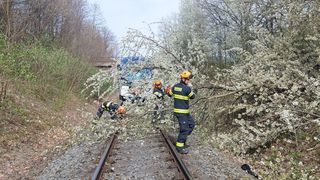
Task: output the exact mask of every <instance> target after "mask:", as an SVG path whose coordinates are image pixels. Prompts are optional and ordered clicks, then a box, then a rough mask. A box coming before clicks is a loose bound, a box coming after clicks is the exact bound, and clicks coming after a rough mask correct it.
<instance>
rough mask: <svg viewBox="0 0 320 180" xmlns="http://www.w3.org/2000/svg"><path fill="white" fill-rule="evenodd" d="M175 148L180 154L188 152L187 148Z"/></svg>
mask: <svg viewBox="0 0 320 180" xmlns="http://www.w3.org/2000/svg"><path fill="white" fill-rule="evenodd" d="M176 149H177V151H178V153H180V154H188V153H189V150H188V149H187V148H181V147H177V148H176Z"/></svg>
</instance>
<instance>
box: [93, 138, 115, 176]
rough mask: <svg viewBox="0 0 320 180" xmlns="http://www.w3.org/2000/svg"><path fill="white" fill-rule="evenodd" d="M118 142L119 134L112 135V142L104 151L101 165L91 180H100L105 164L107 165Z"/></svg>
mask: <svg viewBox="0 0 320 180" xmlns="http://www.w3.org/2000/svg"><path fill="white" fill-rule="evenodd" d="M116 140H117V133H114V134H112V136H111V140H110V141H109V143H108V144H107V147H106V149H105V150H104V152H103V154H102V155H101V158H100V161H99V164H98V165H97V167H96V170H95V171H94V174H93V175H92V177H91V180H97V179H99V178H100V176H101V172H102V170H103V167H104V164H105V162H106V160H107V158H108V157H109V155H110V154H111V151H112V149H113V147H114V144H115V142H116Z"/></svg>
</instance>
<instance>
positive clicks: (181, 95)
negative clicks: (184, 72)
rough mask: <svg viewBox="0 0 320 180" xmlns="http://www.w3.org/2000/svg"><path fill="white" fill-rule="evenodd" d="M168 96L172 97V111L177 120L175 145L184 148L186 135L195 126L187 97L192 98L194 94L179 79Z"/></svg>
mask: <svg viewBox="0 0 320 180" xmlns="http://www.w3.org/2000/svg"><path fill="white" fill-rule="evenodd" d="M169 96H173V98H174V109H173V112H174V115H175V116H176V117H177V118H178V121H179V129H180V132H179V135H178V139H177V142H176V146H177V148H184V146H185V142H186V141H187V136H188V135H190V134H191V132H192V131H193V129H194V127H195V123H194V120H193V118H192V116H191V115H190V112H189V99H194V98H195V95H194V93H193V92H192V91H191V88H190V87H189V86H187V85H186V84H185V83H184V82H183V81H180V83H178V84H175V85H174V86H173V87H172V88H171V91H170V92H169Z"/></svg>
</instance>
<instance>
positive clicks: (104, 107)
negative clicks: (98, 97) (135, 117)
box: [97, 101, 119, 119]
mask: <svg viewBox="0 0 320 180" xmlns="http://www.w3.org/2000/svg"><path fill="white" fill-rule="evenodd" d="M118 108H119V105H118V104H115V103H113V102H111V101H106V102H104V103H102V104H101V106H99V108H98V111H97V117H98V118H101V116H102V114H103V112H104V111H108V112H109V114H110V115H111V119H114V118H115V115H116V110H117V109H118Z"/></svg>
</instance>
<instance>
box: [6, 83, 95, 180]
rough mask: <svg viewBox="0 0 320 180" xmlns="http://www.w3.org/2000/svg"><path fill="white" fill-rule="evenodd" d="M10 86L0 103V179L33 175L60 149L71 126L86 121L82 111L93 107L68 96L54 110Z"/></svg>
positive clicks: (75, 126) (66, 139)
mask: <svg viewBox="0 0 320 180" xmlns="http://www.w3.org/2000/svg"><path fill="white" fill-rule="evenodd" d="M12 86H13V85H11V86H9V87H8V90H7V96H6V99H5V100H4V101H3V102H1V104H0V125H1V127H0V147H1V148H0V179H18V178H22V177H24V178H25V177H33V176H34V174H36V173H38V172H39V171H41V170H42V169H43V167H45V166H46V164H47V162H48V161H50V159H51V156H53V155H54V154H55V153H56V152H58V149H59V150H61V149H63V147H64V146H65V145H66V144H67V142H68V140H70V139H71V138H72V136H73V131H74V129H76V128H79V127H81V126H84V125H85V124H86V118H84V117H83V116H82V114H83V113H82V112H83V111H88V112H92V111H95V105H89V104H85V103H84V102H81V101H80V100H78V99H77V98H76V97H72V96H71V97H69V98H70V99H68V100H67V101H66V104H65V105H64V106H63V108H62V110H54V108H53V104H51V103H45V102H42V101H39V100H37V98H35V97H34V96H32V95H22V94H21V93H19V91H18V90H16V89H14V87H12Z"/></svg>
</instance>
